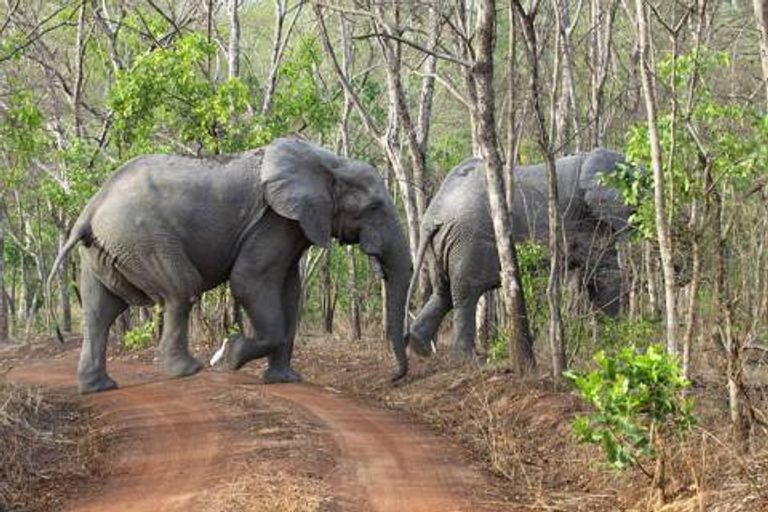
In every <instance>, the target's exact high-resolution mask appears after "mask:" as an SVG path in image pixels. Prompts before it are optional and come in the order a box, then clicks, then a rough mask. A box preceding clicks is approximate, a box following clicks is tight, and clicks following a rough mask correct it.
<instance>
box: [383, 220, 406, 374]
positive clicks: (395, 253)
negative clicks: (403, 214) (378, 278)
mask: <svg viewBox="0 0 768 512" xmlns="http://www.w3.org/2000/svg"><path fill="white" fill-rule="evenodd" d="M396 231H397V233H398V236H394V237H393V238H392V239H390V241H389V243H388V244H387V246H386V247H384V250H383V251H382V253H381V255H380V262H381V266H382V270H383V271H384V279H385V280H386V291H387V337H388V338H389V340H390V342H391V343H392V349H393V351H394V353H395V358H396V359H397V364H398V370H397V373H396V374H395V376H394V377H393V378H392V381H393V382H398V381H400V380H402V379H403V378H404V377H405V376H406V374H407V373H408V356H407V355H406V352H405V348H406V339H405V333H404V329H405V326H404V322H403V320H404V318H405V301H406V296H407V294H408V283H409V282H410V280H411V275H412V273H413V267H412V265H411V253H410V251H409V248H408V243H407V242H406V240H405V237H404V236H403V235H402V231H400V230H399V229H398V230H396ZM391 232H392V231H391Z"/></svg>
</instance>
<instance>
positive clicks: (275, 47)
mask: <svg viewBox="0 0 768 512" xmlns="http://www.w3.org/2000/svg"><path fill="white" fill-rule="evenodd" d="M287 4H288V0H277V2H276V9H277V11H276V12H275V32H274V36H273V41H272V58H271V60H270V66H269V76H268V77H267V82H266V87H265V89H264V101H263V102H262V105H261V113H262V114H266V113H268V112H269V111H270V109H271V108H272V96H273V95H274V93H275V87H276V86H277V72H278V69H279V67H280V60H281V58H282V50H281V49H282V47H283V25H284V24H285V16H286V12H287V7H288V6H287Z"/></svg>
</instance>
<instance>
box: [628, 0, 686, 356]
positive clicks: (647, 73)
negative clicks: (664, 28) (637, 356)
mask: <svg viewBox="0 0 768 512" xmlns="http://www.w3.org/2000/svg"><path fill="white" fill-rule="evenodd" d="M635 4H636V7H637V27H638V35H639V42H640V75H641V78H642V88H643V95H644V97H645V110H646V116H647V121H648V136H649V138H650V142H651V165H652V167H653V196H654V205H655V207H656V212H655V213H656V233H657V237H658V240H659V253H660V254H661V265H662V275H663V276H664V308H665V317H666V324H667V351H669V353H671V354H677V352H678V349H677V345H678V340H677V308H676V306H675V270H674V267H673V265H672V237H671V236H670V229H669V221H668V218H667V207H666V199H665V187H664V168H663V165H664V164H663V160H662V154H661V141H660V139H659V130H658V124H657V114H656V86H655V83H654V79H653V70H652V69H651V66H652V61H651V56H650V55H649V53H648V52H649V49H650V43H649V40H648V38H649V33H650V32H649V25H648V19H647V16H646V6H645V1H644V0H635Z"/></svg>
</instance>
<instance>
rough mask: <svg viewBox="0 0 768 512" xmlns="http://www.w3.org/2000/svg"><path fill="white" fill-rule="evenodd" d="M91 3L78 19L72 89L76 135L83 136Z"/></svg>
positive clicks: (84, 3)
mask: <svg viewBox="0 0 768 512" xmlns="http://www.w3.org/2000/svg"><path fill="white" fill-rule="evenodd" d="M88 5H90V3H89V2H83V3H82V5H81V6H80V14H79V15H78V19H77V43H76V49H75V83H74V86H73V87H72V111H73V112H74V117H75V133H76V134H77V136H78V137H82V136H83V119H82V114H81V104H82V100H81V96H82V93H83V78H84V73H83V60H84V58H85V41H86V35H85V13H86V7H87V6H88Z"/></svg>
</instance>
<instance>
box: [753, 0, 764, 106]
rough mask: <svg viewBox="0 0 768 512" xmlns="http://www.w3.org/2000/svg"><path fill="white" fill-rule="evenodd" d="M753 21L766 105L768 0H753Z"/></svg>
mask: <svg viewBox="0 0 768 512" xmlns="http://www.w3.org/2000/svg"><path fill="white" fill-rule="evenodd" d="M753 5H754V8H755V21H756V22H757V30H758V32H759V33H760V62H761V63H762V65H763V82H764V84H763V86H764V88H765V97H766V106H767V107H768V0H753Z"/></svg>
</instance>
